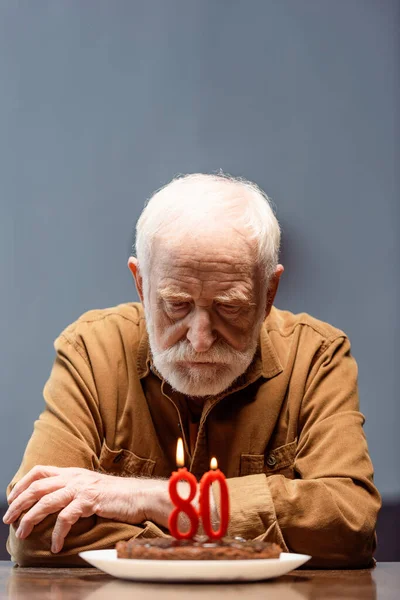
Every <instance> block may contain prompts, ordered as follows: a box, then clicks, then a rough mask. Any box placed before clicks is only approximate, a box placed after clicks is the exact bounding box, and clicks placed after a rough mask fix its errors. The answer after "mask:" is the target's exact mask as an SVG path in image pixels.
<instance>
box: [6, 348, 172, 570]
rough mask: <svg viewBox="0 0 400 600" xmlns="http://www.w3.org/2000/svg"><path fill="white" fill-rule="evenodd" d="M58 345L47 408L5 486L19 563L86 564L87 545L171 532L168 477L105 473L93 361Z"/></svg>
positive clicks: (9, 544)
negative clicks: (167, 527)
mask: <svg viewBox="0 0 400 600" xmlns="http://www.w3.org/2000/svg"><path fill="white" fill-rule="evenodd" d="M56 350H57V355H56V360H55V363H54V366H53V370H52V373H51V376H50V378H49V381H48V382H47V384H46V386H45V390H44V397H45V401H46V409H45V411H44V412H43V413H42V414H41V415H40V418H39V419H38V420H37V421H36V423H35V427H34V432H33V435H32V437H31V439H30V441H29V443H28V446H27V448H26V451H25V454H24V458H23V461H22V464H21V466H20V468H19V470H18V472H17V474H16V475H15V477H14V479H13V480H12V482H11V483H10V485H9V486H8V489H7V497H8V499H9V502H10V506H9V511H7V515H6V517H5V520H6V522H8V523H11V526H10V535H9V539H8V542H7V548H8V551H9V553H10V554H11V557H12V559H13V560H14V561H15V562H16V563H18V564H19V565H21V566H40V565H77V564H82V563H83V561H82V559H80V558H79V556H78V553H79V552H82V551H84V550H96V549H103V548H110V547H113V546H115V544H116V542H117V541H119V540H128V539H130V538H132V537H137V536H147V537H154V536H156V535H161V536H163V535H165V533H164V530H163V527H164V526H165V525H166V522H167V516H168V494H167V492H166V485H167V482H165V481H160V480H149V479H141V478H134V477H131V478H125V477H114V476H111V475H107V474H104V473H101V465H100V461H99V456H100V451H101V447H102V443H103V437H104V431H103V419H102V416H101V413H100V407H99V403H98V399H97V392H96V384H95V380H94V377H93V373H92V371H91V368H90V365H89V361H88V358H87V356H85V354H84V351H83V349H82V348H81V347H77V346H75V345H74V344H73V343H72V342H70V341H69V340H68V339H67V338H64V337H63V336H61V337H60V338H59V339H58V340H57V342H56ZM160 499H162V500H163V501H162V502H161V500H160ZM150 506H151V507H153V509H154V510H153V509H152V510H151V511H150V510H148V509H147V507H150ZM154 517H156V520H157V521H158V523H159V524H160V525H161V528H159V527H158V526H157V525H156V524H155V522H152V521H153V520H154V519H153V518H154ZM149 519H151V521H150V520H149ZM52 550H53V551H52Z"/></svg>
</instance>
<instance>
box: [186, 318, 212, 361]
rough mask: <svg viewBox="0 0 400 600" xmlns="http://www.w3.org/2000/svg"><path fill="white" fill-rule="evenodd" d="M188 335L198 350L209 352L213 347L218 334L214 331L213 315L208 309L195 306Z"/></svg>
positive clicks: (194, 347)
mask: <svg viewBox="0 0 400 600" xmlns="http://www.w3.org/2000/svg"><path fill="white" fill-rule="evenodd" d="M186 337H187V339H188V340H189V342H190V343H191V344H192V346H193V349H194V350H195V351H196V352H207V350H209V349H210V348H211V346H212V345H213V343H214V341H215V339H216V335H215V333H214V331H213V326H212V320H211V316H210V314H209V312H208V311H207V310H206V309H204V308H198V307H196V308H195V310H194V312H193V314H192V318H191V321H190V325H189V329H188V332H187V334H186Z"/></svg>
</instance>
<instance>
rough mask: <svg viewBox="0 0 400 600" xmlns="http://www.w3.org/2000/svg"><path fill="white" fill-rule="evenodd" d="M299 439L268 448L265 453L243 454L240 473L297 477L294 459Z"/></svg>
mask: <svg viewBox="0 0 400 600" xmlns="http://www.w3.org/2000/svg"><path fill="white" fill-rule="evenodd" d="M296 448H297V440H295V441H294V442H290V444H285V445H284V446H279V447H278V448H273V449H268V450H267V452H266V453H265V454H242V455H241V457H240V475H256V474H259V473H265V474H266V475H274V474H275V473H276V474H279V475H284V476H285V477H288V478H289V479H294V478H295V472H294V461H295V456H296Z"/></svg>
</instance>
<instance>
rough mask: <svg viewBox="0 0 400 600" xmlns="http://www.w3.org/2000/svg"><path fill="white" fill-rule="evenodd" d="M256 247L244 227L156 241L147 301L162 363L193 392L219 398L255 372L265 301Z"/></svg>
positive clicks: (154, 347)
mask: <svg viewBox="0 0 400 600" xmlns="http://www.w3.org/2000/svg"><path fill="white" fill-rule="evenodd" d="M259 280H260V278H259V276H258V271H257V268H256V265H255V264H254V256H253V251H252V249H251V247H250V245H249V243H248V242H246V239H245V237H244V236H242V235H240V233H238V232H234V231H232V232H231V233H218V234H211V233H210V235H208V236H204V235H202V236H201V237H199V239H192V240H191V241H186V240H185V241H183V242H182V241H180V242H178V241H177V240H176V239H175V240H174V238H173V237H172V236H171V237H169V238H168V237H166V238H163V240H162V241H161V240H159V241H158V242H156V244H155V247H154V249H153V253H152V265H151V273H150V278H149V280H148V281H147V286H146V289H147V293H146V297H145V298H144V307H145V314H146V323H147V329H148V332H149V340H150V347H151V351H152V355H153V361H154V364H155V366H156V368H157V370H158V371H159V373H160V374H161V375H162V376H163V377H164V378H165V379H166V380H167V381H168V382H169V383H170V384H171V386H172V387H173V388H174V389H176V390H178V391H179V392H182V393H184V394H185V395H188V396H212V395H216V394H219V393H221V392H222V391H224V390H225V389H227V388H228V387H229V386H230V385H231V384H232V383H233V381H235V379H236V378H237V377H239V376H240V375H241V374H242V373H244V371H245V370H246V369H247V367H248V366H249V364H250V363H251V361H252V359H253V357H254V353H255V351H256V347H257V342H258V336H259V331H260V327H261V324H262V321H263V318H264V311H265V298H264V294H263V293H262V292H261V289H260V281H259Z"/></svg>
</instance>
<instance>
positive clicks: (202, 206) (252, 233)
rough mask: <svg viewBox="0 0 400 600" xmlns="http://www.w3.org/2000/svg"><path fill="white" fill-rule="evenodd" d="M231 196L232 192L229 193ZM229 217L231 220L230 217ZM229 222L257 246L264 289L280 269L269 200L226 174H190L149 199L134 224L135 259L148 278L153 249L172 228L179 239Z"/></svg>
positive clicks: (247, 183)
mask: <svg viewBox="0 0 400 600" xmlns="http://www.w3.org/2000/svg"><path fill="white" fill-rule="evenodd" d="M229 192H230V193H229ZM229 217H230V218H229ZM227 219H229V220H228V222H229V224H230V225H232V220H233V223H234V226H235V228H236V227H240V226H242V227H243V228H244V229H245V230H246V233H247V232H248V238H247V239H249V240H251V241H254V242H255V246H256V260H257V262H258V264H259V265H260V267H261V269H262V272H263V273H264V277H265V279H266V282H267V284H268V282H269V280H270V277H271V276H272V275H273V273H274V272H275V269H276V267H277V264H278V255H279V245H280V237H281V232H280V228H279V223H278V221H277V219H276V217H275V214H274V211H273V209H272V207H271V203H270V200H269V198H268V196H267V195H266V194H265V193H264V192H263V191H262V190H261V189H260V188H259V187H258V186H257V185H256V184H255V183H253V182H251V181H248V180H247V179H243V178H241V177H232V176H231V175H227V174H225V173H222V172H220V173H218V174H203V173H193V174H190V175H182V176H179V177H176V178H175V179H173V180H172V181H171V182H170V183H168V184H167V185H166V186H164V187H162V188H161V189H159V190H158V191H157V192H155V193H154V194H153V196H151V198H150V199H149V200H148V202H147V203H146V205H145V208H144V209H143V212H142V214H141V215H140V218H139V220H138V222H137V225H136V243H135V246H136V257H137V260H138V264H139V269H140V271H141V273H142V275H143V274H148V273H149V270H150V265H151V254H152V247H153V242H154V240H155V238H156V237H157V236H158V235H162V230H163V229H164V228H166V227H168V226H171V225H173V226H174V228H176V231H177V232H178V234H179V235H182V233H186V234H187V235H190V232H192V233H193V232H194V231H197V232H198V231H201V230H202V228H205V227H208V228H210V226H213V225H217V226H219V227H220V226H221V224H223V223H224V222H226V221H227Z"/></svg>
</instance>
